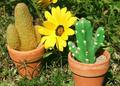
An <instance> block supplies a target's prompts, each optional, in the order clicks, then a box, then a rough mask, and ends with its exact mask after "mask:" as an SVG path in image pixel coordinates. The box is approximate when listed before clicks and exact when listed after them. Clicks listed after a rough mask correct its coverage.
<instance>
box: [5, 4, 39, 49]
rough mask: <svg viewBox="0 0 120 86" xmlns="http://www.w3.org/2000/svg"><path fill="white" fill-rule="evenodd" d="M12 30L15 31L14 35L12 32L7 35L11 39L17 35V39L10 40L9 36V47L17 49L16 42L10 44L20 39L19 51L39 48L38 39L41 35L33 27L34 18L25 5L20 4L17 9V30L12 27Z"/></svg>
mask: <svg viewBox="0 0 120 86" xmlns="http://www.w3.org/2000/svg"><path fill="white" fill-rule="evenodd" d="M13 29H14V30H13ZM11 30H13V31H14V33H13V32H12V31H11V32H8V31H7V35H8V36H9V37H10V36H11V35H13V34H14V35H17V36H16V37H15V36H13V37H12V38H13V40H10V39H9V38H8V36H7V42H8V45H9V46H11V47H12V48H14V49H17V48H16V47H17V46H16V45H15V42H10V41H16V39H19V43H18V44H19V49H17V50H23V51H27V50H32V49H34V48H36V47H37V45H38V42H37V41H38V39H37V38H40V37H38V36H40V35H39V34H38V33H36V31H35V27H34V26H33V18H32V16H31V15H30V13H29V10H28V7H27V6H26V5H25V4H24V3H19V4H17V6H16V7H15V28H12V27H11ZM15 31H16V32H15ZM17 37H18V38H17ZM39 40H40V39H39ZM10 43H13V44H10ZM13 46H14V47H13Z"/></svg>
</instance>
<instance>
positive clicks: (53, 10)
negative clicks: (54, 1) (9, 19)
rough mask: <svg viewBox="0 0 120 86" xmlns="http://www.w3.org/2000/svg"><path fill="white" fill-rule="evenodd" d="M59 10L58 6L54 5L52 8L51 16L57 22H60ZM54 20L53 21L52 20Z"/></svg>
mask: <svg viewBox="0 0 120 86" xmlns="http://www.w3.org/2000/svg"><path fill="white" fill-rule="evenodd" d="M60 14H61V12H60V7H59V6H58V7H56V8H52V16H53V17H54V18H55V19H56V22H57V23H58V24H60V23H61V16H60ZM54 22H55V21H54ZM58 24H57V25H58Z"/></svg>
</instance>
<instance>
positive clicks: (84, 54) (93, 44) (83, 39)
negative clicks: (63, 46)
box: [68, 18, 105, 63]
mask: <svg viewBox="0 0 120 86" xmlns="http://www.w3.org/2000/svg"><path fill="white" fill-rule="evenodd" d="M75 29H76V39H77V41H76V42H77V47H76V46H75V44H74V43H72V42H68V46H69V49H70V51H71V52H72V55H73V56H74V57H75V58H76V59H77V60H78V61H80V62H83V63H94V62H95V61H96V59H95V52H96V51H97V49H98V48H99V47H100V46H101V44H102V43H103V41H104V38H105V36H104V28H103V27H99V28H98V29H97V31H96V34H95V37H93V32H92V30H93V27H92V26H91V23H90V21H88V20H86V19H85V18H82V19H80V21H78V22H77V23H76V25H75Z"/></svg>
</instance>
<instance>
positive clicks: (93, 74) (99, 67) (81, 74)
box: [68, 51, 110, 86]
mask: <svg viewBox="0 0 120 86" xmlns="http://www.w3.org/2000/svg"><path fill="white" fill-rule="evenodd" d="M102 54H103V55H104V56H105V57H106V60H105V61H104V62H101V63H96V64H84V63H80V62H78V61H76V60H75V59H74V58H73V57H72V55H71V53H69V55H68V62H69V66H70V69H71V71H72V72H73V78H74V82H75V86H102V85H103V80H104V75H105V74H106V72H107V71H108V68H109V63H110V54H109V52H108V51H104V52H103V53H102Z"/></svg>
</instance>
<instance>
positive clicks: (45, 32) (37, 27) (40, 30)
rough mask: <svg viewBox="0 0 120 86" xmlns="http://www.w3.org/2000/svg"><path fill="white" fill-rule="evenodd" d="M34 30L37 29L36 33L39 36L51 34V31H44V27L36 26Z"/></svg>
mask: <svg viewBox="0 0 120 86" xmlns="http://www.w3.org/2000/svg"><path fill="white" fill-rule="evenodd" d="M35 28H36V29H38V32H39V33H40V34H42V35H50V34H52V31H51V30H48V29H46V28H45V27H42V26H38V25H36V26H35Z"/></svg>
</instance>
